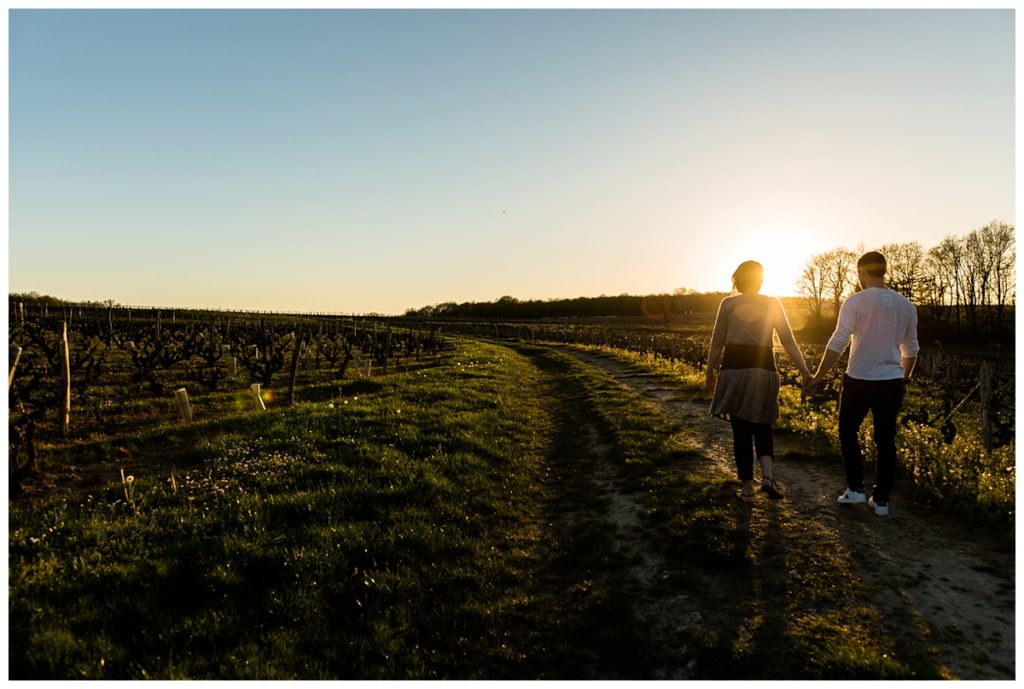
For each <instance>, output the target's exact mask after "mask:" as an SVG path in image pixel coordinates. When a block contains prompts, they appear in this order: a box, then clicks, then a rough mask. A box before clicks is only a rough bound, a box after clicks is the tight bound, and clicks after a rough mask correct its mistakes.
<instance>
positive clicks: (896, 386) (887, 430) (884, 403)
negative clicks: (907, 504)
mask: <svg viewBox="0 0 1024 689" xmlns="http://www.w3.org/2000/svg"><path fill="white" fill-rule="evenodd" d="M904 394H905V389H904V385H903V379H902V378H896V379H893V380H859V379H857V378H851V377H850V376H843V392H842V395H841V396H840V398H839V445H840V447H841V448H842V452H843V466H844V467H845V469H846V485H847V487H849V489H850V490H860V491H863V490H864V456H863V455H862V454H861V449H860V440H859V439H858V437H857V434H858V432H859V431H860V426H861V424H862V423H863V422H864V419H865V417H866V416H867V414H868V412H869V411H870V412H871V420H872V423H873V425H874V427H875V446H876V447H877V448H878V463H877V470H876V472H875V488H874V492H873V497H874V499H875V502H881V503H887V502H889V493H890V492H891V491H892V486H893V482H894V481H895V479H896V414H897V413H898V412H899V410H900V407H901V406H903V396H904Z"/></svg>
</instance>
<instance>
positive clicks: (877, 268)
mask: <svg viewBox="0 0 1024 689" xmlns="http://www.w3.org/2000/svg"><path fill="white" fill-rule="evenodd" d="M885 269H886V263H885V256H883V255H882V254H880V253H878V252H877V251H869V252H867V253H866V254H864V255H863V256H861V257H860V258H859V259H857V270H863V271H864V272H866V273H867V274H868V275H870V276H871V277H873V278H880V277H882V276H883V275H885Z"/></svg>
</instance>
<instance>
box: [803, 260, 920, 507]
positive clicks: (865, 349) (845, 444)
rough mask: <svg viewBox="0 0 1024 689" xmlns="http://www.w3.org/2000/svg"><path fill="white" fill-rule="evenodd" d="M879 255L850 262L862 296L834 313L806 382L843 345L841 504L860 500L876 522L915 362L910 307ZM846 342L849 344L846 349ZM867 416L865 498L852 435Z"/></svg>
mask: <svg viewBox="0 0 1024 689" xmlns="http://www.w3.org/2000/svg"><path fill="white" fill-rule="evenodd" d="M885 271H886V263H885V257H884V256H882V254H880V253H878V252H877V251H869V252H868V253H866V254H864V255H863V256H861V257H860V259H859V260H858V261H857V277H858V280H859V281H860V286H861V288H862V289H861V291H860V292H857V293H856V294H854V295H853V296H851V297H849V298H848V299H847V300H846V301H845V302H844V303H843V306H842V308H841V309H839V322H838V323H837V324H836V329H835V332H834V333H833V334H832V338H831V339H830V340H829V341H828V345H827V348H826V349H825V353H824V355H823V356H822V358H821V363H820V364H819V366H818V372H817V373H816V374H815V375H814V378H812V379H811V380H810V382H808V384H807V387H808V389H809V390H814V389H816V388H817V387H819V386H820V385H821V383H822V381H823V380H824V377H825V374H826V373H827V372H828V370H829V369H830V368H832V366H833V365H834V364H835V363H836V361H837V360H838V359H839V356H840V355H841V354H842V353H843V351H844V350H845V349H846V347H847V345H851V346H850V360H849V363H848V364H847V366H846V375H845V376H843V389H842V395H841V396H840V399H839V444H840V447H841V449H842V453H843V466H844V468H845V469H846V491H845V492H843V494H842V495H840V496H839V502H840V503H842V504H859V503H864V502H867V503H868V504H869V505H870V506H871V507H872V508H874V510H875V514H877V515H879V516H883V517H884V516H887V515H888V514H889V493H890V491H892V486H893V482H894V480H895V475H896V413H897V412H898V411H899V409H900V406H901V405H902V404H903V396H904V394H905V391H906V385H907V383H908V382H909V381H910V376H911V374H912V373H913V371H914V364H916V363H917V353H918V350H919V347H918V343H917V309H916V308H915V307H914V304H913V303H911V301H910V300H909V299H907V298H906V297H904V296H903V295H901V294H898V293H896V292H894V291H892V290H891V289H889V288H888V287H886V286H885ZM851 342H852V344H851ZM868 411H870V412H871V418H872V421H873V423H874V427H875V445H876V446H877V448H878V469H877V472H876V475H875V487H874V491H873V493H872V496H871V499H870V500H869V499H867V498H866V496H865V493H864V460H863V456H862V455H861V448H860V441H859V440H858V438H857V434H858V432H859V430H860V426H861V424H862V423H863V422H864V418H865V417H866V416H867V413H868Z"/></svg>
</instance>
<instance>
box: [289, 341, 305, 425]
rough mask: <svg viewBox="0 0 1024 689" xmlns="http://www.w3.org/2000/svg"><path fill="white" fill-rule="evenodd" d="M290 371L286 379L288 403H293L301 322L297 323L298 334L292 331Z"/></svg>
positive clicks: (300, 345) (297, 369) (297, 371)
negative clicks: (289, 375) (287, 379)
mask: <svg viewBox="0 0 1024 689" xmlns="http://www.w3.org/2000/svg"><path fill="white" fill-rule="evenodd" d="M292 342H293V343H294V344H293V345H292V373H291V377H290V378H289V381H288V404H290V405H291V404H295V378H296V376H297V375H298V373H299V350H300V349H301V348H302V323H299V334H298V336H296V335H295V333H294V332H293V333H292Z"/></svg>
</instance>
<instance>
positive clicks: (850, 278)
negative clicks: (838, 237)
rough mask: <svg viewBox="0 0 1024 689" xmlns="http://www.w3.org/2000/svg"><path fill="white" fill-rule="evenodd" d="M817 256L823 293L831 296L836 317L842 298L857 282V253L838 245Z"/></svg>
mask: <svg viewBox="0 0 1024 689" xmlns="http://www.w3.org/2000/svg"><path fill="white" fill-rule="evenodd" d="M817 258H819V260H820V265H821V270H822V273H823V278H824V281H825V294H828V295H830V296H831V297H832V308H833V313H834V314H835V316H836V317H837V318H838V317H839V307H840V306H842V304H843V299H844V298H846V296H847V293H848V292H851V291H852V290H853V287H854V285H856V284H857V272H856V265H857V255H856V254H855V253H854V252H853V251H851V250H850V249H847V248H845V247H839V248H837V249H832V250H831V251H826V252H825V253H823V254H819V255H818V257H817Z"/></svg>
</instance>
